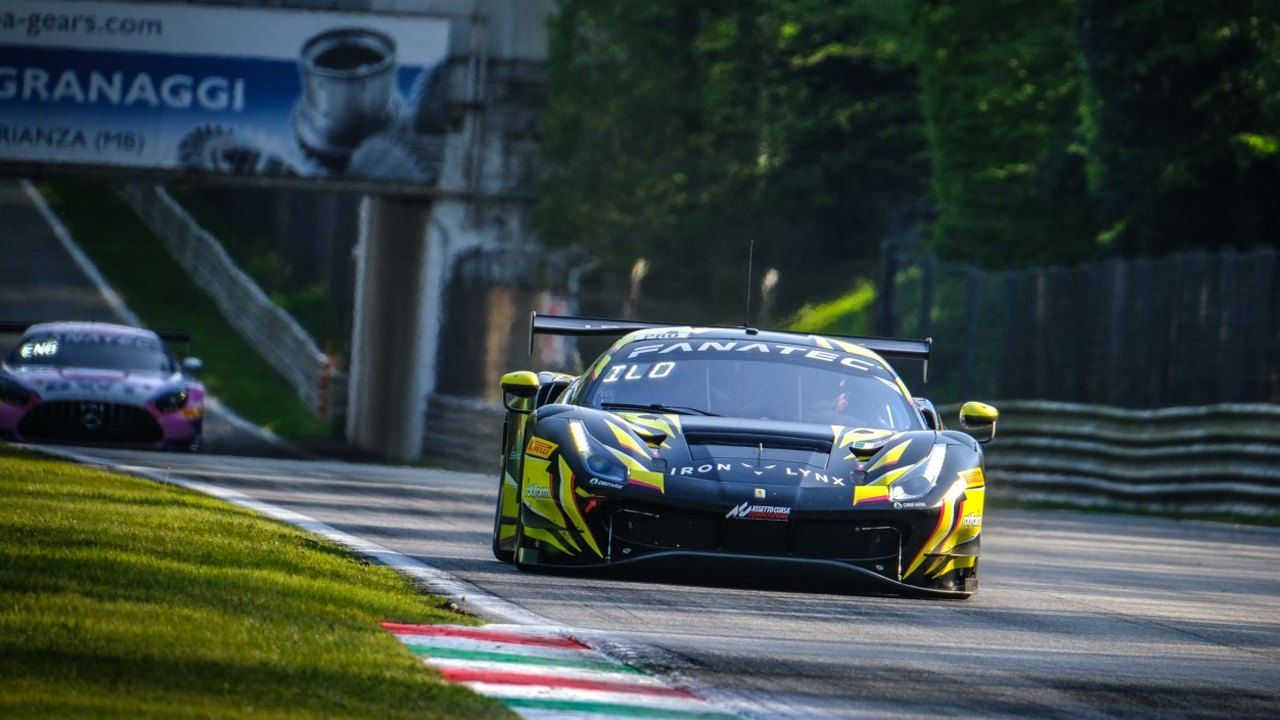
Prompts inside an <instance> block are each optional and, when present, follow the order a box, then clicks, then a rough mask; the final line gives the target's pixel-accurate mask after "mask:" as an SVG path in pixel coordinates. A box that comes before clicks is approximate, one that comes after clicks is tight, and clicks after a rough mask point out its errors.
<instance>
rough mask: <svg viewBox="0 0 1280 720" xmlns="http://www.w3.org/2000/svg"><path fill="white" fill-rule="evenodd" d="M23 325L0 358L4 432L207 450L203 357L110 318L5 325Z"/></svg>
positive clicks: (168, 336) (178, 337)
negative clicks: (176, 352) (180, 355)
mask: <svg viewBox="0 0 1280 720" xmlns="http://www.w3.org/2000/svg"><path fill="white" fill-rule="evenodd" d="M0 332H5V333H22V336H21V338H20V339H19V340H18V343H17V345H16V346H14V347H13V350H12V351H11V352H10V353H9V355H8V357H7V358H5V359H4V360H3V361H2V362H0V440H12V441H16V442H56V443H76V444H87V445H123V446H130V447H145V448H156V449H172V450H188V451H193V452H194V451H196V450H199V449H200V442H201V430H202V423H203V421H204V385H203V384H201V382H200V381H199V380H198V379H197V378H198V375H199V374H200V370H201V365H200V361H199V360H196V359H195V358H187V359H186V360H184V361H183V362H182V364H181V365H179V364H178V362H177V361H175V360H174V358H173V355H172V354H170V353H169V350H168V348H166V347H165V344H164V340H171V341H178V342H187V341H188V340H189V336H188V334H187V333H185V332H162V333H159V334H157V333H155V332H152V331H150V330H144V329H141V328H134V327H128V326H126V325H112V324H108V323H83V322H59V323H42V324H39V325H30V326H28V325H27V324H25V323H0Z"/></svg>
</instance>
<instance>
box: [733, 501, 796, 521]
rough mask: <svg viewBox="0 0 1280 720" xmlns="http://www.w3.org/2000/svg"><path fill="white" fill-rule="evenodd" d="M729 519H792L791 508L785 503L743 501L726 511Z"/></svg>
mask: <svg viewBox="0 0 1280 720" xmlns="http://www.w3.org/2000/svg"><path fill="white" fill-rule="evenodd" d="M725 519H728V520H790V519H791V508H789V507H786V506H783V505H752V504H751V503H750V502H742V503H740V504H738V505H734V506H733V507H731V508H729V512H727V513H725Z"/></svg>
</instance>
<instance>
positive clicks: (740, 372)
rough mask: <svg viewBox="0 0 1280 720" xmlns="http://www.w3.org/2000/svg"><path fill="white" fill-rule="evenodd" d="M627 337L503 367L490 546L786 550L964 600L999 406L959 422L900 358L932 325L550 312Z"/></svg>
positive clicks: (747, 554) (684, 555) (567, 557)
mask: <svg viewBox="0 0 1280 720" xmlns="http://www.w3.org/2000/svg"><path fill="white" fill-rule="evenodd" d="M530 334H531V342H532V335H533V334H558V335H575V336H586V335H596V336H614V337H617V336H621V337H620V338H619V339H618V340H617V342H615V343H614V344H613V346H612V347H610V348H609V350H608V351H606V352H605V353H604V354H603V355H601V356H600V357H599V358H598V359H597V360H596V361H595V362H594V363H592V364H591V366H590V368H589V369H588V370H587V371H586V372H585V373H583V374H582V375H580V376H578V377H573V376H569V375H564V374H561V373H550V372H541V373H534V372H530V371H520V372H513V373H508V374H507V375H505V376H503V378H502V389H503V393H504V399H505V404H506V406H507V410H508V412H507V417H506V429H505V434H504V447H503V456H502V460H503V462H502V472H501V478H500V481H499V488H500V489H499V494H498V500H497V508H496V511H495V518H494V529H493V550H494V554H495V555H496V556H497V557H498V559H499V560H502V561H505V562H514V563H516V564H517V565H518V566H520V567H521V568H525V569H528V568H535V567H548V566H555V567H560V568H581V569H587V568H595V569H600V568H607V567H614V566H622V565H642V564H647V563H658V562H662V563H667V564H669V566H673V565H674V566H678V565H681V564H698V565H699V566H701V565H704V564H705V565H708V566H710V567H712V568H714V567H716V566H717V565H718V564H719V565H721V566H729V565H733V566H735V567H740V566H741V565H743V564H744V563H745V564H750V563H751V562H752V561H760V562H761V564H768V565H777V564H778V563H782V564H784V565H786V566H788V567H793V568H794V569H796V570H809V571H812V570H816V571H818V572H819V573H820V574H823V575H827V576H831V575H835V574H836V573H841V574H843V575H844V576H847V577H848V578H849V580H851V581H853V582H851V583H850V586H851V587H855V588H856V587H858V586H867V585H869V586H870V587H871V588H872V589H876V588H879V589H888V590H890V591H894V592H900V593H908V594H925V595H937V596H948V597H967V596H968V595H969V594H970V593H972V592H973V591H974V590H976V589H977V571H978V549H979V542H980V534H981V531H982V510H983V500H984V496H985V492H986V489H985V480H984V477H983V454H982V448H981V447H980V445H979V443H980V442H986V441H988V440H990V439H991V438H993V437H994V435H995V424H996V419H997V412H996V410H995V408H993V407H990V406H989V405H984V404H982V403H976V402H971V403H966V404H965V405H964V406H963V408H962V409H961V411H960V426H961V428H962V429H963V430H964V432H957V431H951V430H947V429H945V428H944V427H943V424H942V422H941V420H940V419H939V417H938V413H937V411H936V410H935V409H934V407H933V405H932V404H931V403H930V402H929V401H927V400H925V399H923V398H915V397H912V395H911V393H910V392H909V391H908V390H907V387H906V385H905V384H904V383H903V382H902V380H901V378H899V376H898V373H897V372H896V371H895V370H894V369H893V367H892V366H890V365H889V363H888V362H886V361H885V359H884V358H885V357H895V358H906V359H916V360H923V361H926V362H927V360H928V355H929V346H930V342H929V341H927V340H925V341H914V340H897V339H886V338H849V337H822V336H818V335H805V334H799V333H789V332H771V331H761V330H756V329H752V328H710V327H681V326H670V325H660V324H656V323H642V322H630V321H613V320H596V319H587V318H571V317H556V316H539V315H537V314H536V313H535V314H534V316H533V320H532V326H531V328H530Z"/></svg>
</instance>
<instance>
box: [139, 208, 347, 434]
mask: <svg viewBox="0 0 1280 720" xmlns="http://www.w3.org/2000/svg"><path fill="white" fill-rule="evenodd" d="M116 192H117V193H118V194H119V195H120V197H121V198H122V199H123V200H124V201H125V202H126V203H127V204H128V205H129V207H131V208H133V210H134V212H136V213H137V214H138V217H139V218H141V219H142V221H143V223H144V224H146V226H147V227H148V228H150V229H151V231H152V232H154V233H155V234H156V235H157V236H158V237H159V238H160V239H161V240H162V241H163V242H164V243H165V246H166V247H167V248H168V250H169V254H170V255H172V256H173V259H174V260H176V261H177V262H178V264H179V265H181V266H182V269H183V270H185V271H186V272H187V273H188V274H189V275H190V276H191V279H192V281H193V282H194V283H195V284H196V285H197V286H198V287H199V288H200V289H201V290H203V291H204V292H205V293H206V294H207V295H208V296H209V297H210V298H212V299H213V302H214V304H216V305H217V306H218V309H219V310H221V311H222V315H223V317H225V318H226V319H227V322H228V323H230V324H231V326H232V327H234V328H235V329H236V330H237V331H238V332H239V333H240V334H241V335H242V336H243V337H244V338H245V339H246V340H248V341H249V344H250V345H252V346H253V347H254V349H255V350H256V351H257V352H258V354H259V355H261V356H262V359H263V360H266V362H267V364H268V365H270V366H271V367H272V368H273V369H275V371H276V372H278V373H280V375H281V376H283V377H284V379H285V381H287V382H288V383H289V385H290V386H291V387H292V388H293V389H294V391H295V392H296V393H297V394H298V397H300V398H301V399H302V401H303V402H305V403H306V404H307V405H308V406H309V407H311V408H312V409H314V410H315V411H316V413H317V414H318V415H320V416H321V417H331V416H338V417H341V416H342V414H343V410H344V408H345V403H346V392H345V376H344V375H343V374H342V373H341V372H340V371H339V370H338V369H337V363H336V360H335V359H334V358H331V357H329V356H327V355H325V354H324V353H323V352H321V350H320V348H319V346H317V345H316V342H315V340H313V339H312V338H311V336H310V335H308V334H307V331H306V330H303V329H302V326H301V325H299V324H298V322H297V321H296V320H294V319H293V317H292V316H290V315H289V314H288V313H287V312H285V311H284V310H282V309H281V308H280V306H278V305H276V304H275V303H274V302H272V301H271V298H269V297H267V294H266V293H265V292H263V290H262V288H260V287H258V284H257V283H255V282H254V281H253V279H252V278H250V277H249V276H248V275H246V274H245V273H244V271H242V270H241V269H240V268H239V267H238V266H237V265H236V264H235V261H233V260H232V259H231V256H230V255H228V254H227V251H226V250H225V249H223V247H222V245H221V244H220V243H219V242H218V240H217V238H215V237H214V236H213V235H211V234H210V233H209V232H208V231H206V230H205V229H204V228H202V227H200V224H199V223H197V222H196V221H195V219H194V218H192V217H191V215H189V214H188V213H187V211H186V210H185V209H183V207H182V206H181V205H179V204H178V202H177V201H176V200H174V199H173V198H172V197H171V196H170V195H169V194H168V193H167V192H165V190H164V188H163V187H161V186H159V185H146V184H140V183H129V184H127V185H123V186H120V187H118V188H117V190H116Z"/></svg>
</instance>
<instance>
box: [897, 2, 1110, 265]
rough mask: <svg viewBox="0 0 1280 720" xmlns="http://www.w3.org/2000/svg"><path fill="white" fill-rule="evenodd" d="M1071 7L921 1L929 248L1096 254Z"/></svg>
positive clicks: (1013, 258) (1031, 257) (1007, 261)
mask: <svg viewBox="0 0 1280 720" xmlns="http://www.w3.org/2000/svg"><path fill="white" fill-rule="evenodd" d="M1073 4H1074V3H1073V2H1072V0H994V1H992V2H983V3H972V2H957V1H956V0H916V2H914V4H913V13H912V18H913V25H914V27H915V32H916V37H917V40H918V52H919V56H920V86H921V91H920V103H921V107H922V109H923V114H924V118H925V128H926V132H927V135H928V140H929V157H930V160H931V162H932V190H933V199H934V202H935V203H936V207H937V218H936V220H935V222H934V223H933V224H932V227H931V228H930V244H931V246H932V247H933V249H934V250H936V251H937V252H938V253H940V254H941V255H943V256H944V257H948V258H955V259H965V260H977V261H979V262H982V263H984V264H986V265H989V266H997V267H998V266H1018V265H1027V264H1036V263H1052V262H1064V261H1076V260H1080V259H1083V258H1085V257H1088V256H1089V255H1090V254H1091V253H1092V252H1093V248H1092V235H1093V233H1092V221H1091V214H1090V209H1089V207H1088V197H1087V192H1086V187H1085V174H1084V168H1085V153H1084V145H1083V142H1082V135H1081V130H1080V120H1081V116H1080V112H1079V108H1080V103H1081V97H1082V82H1081V80H1082V78H1081V69H1080V62H1079V59H1078V57H1077V52H1076V49H1075V45H1074V38H1073V37H1072V32H1071V28H1072V8H1073Z"/></svg>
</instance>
